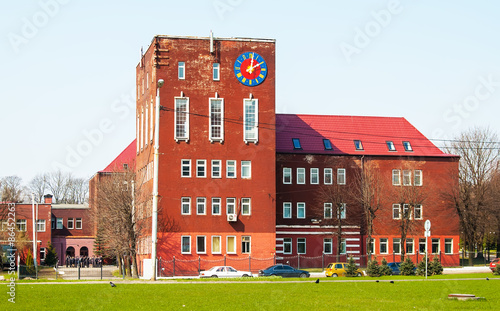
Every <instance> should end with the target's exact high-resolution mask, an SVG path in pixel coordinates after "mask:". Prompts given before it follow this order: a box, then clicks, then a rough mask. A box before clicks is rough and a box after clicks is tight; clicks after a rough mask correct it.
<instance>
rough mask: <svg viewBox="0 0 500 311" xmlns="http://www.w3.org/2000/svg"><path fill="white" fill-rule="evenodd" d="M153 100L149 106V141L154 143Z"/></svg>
mask: <svg viewBox="0 0 500 311" xmlns="http://www.w3.org/2000/svg"><path fill="white" fill-rule="evenodd" d="M153 113H154V111H153V100H152V99H151V103H150V104H149V114H150V116H149V140H150V141H151V142H153V117H154V114H153Z"/></svg>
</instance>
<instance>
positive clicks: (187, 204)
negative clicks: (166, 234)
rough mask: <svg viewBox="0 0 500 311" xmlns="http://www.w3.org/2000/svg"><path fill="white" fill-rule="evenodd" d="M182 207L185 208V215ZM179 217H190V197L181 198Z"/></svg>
mask: <svg viewBox="0 0 500 311" xmlns="http://www.w3.org/2000/svg"><path fill="white" fill-rule="evenodd" d="M184 207H187V213H186V212H184ZM181 215H191V197H181Z"/></svg>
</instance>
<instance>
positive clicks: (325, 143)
mask: <svg viewBox="0 0 500 311" xmlns="http://www.w3.org/2000/svg"><path fill="white" fill-rule="evenodd" d="M353 143H354V148H355V149H356V150H358V151H363V150H364V148H363V143H362V142H361V140H353ZM385 143H386V145H387V149H388V150H389V151H397V150H396V146H395V145H394V142H393V141H386V142H385ZM292 144H293V149H302V144H301V142H300V138H292ZM402 144H403V148H404V150H405V151H413V148H412V147H411V144H410V142H409V141H403V142H402ZM323 147H324V148H325V150H333V146H332V142H331V141H330V140H329V139H327V138H324V139H323Z"/></svg>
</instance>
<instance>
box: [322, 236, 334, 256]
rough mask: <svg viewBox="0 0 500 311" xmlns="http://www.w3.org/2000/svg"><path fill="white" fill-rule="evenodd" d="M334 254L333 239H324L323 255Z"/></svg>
mask: <svg viewBox="0 0 500 311" xmlns="http://www.w3.org/2000/svg"><path fill="white" fill-rule="evenodd" d="M332 252H333V243H332V239H329V238H326V239H323V253H324V254H332Z"/></svg>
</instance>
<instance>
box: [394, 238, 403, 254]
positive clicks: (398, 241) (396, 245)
mask: <svg viewBox="0 0 500 311" xmlns="http://www.w3.org/2000/svg"><path fill="white" fill-rule="evenodd" d="M392 252H393V253H394V254H401V239H400V238H393V239H392Z"/></svg>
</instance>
